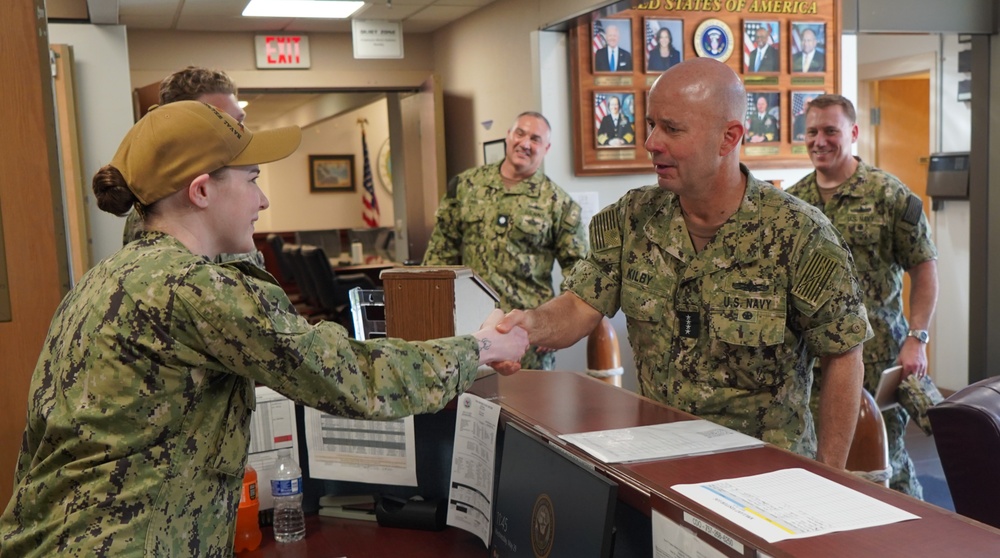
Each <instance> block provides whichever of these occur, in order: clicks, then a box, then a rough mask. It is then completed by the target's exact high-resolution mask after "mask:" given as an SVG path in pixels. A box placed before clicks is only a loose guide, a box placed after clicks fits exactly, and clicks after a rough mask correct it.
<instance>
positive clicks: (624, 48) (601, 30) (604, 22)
mask: <svg viewBox="0 0 1000 558" xmlns="http://www.w3.org/2000/svg"><path fill="white" fill-rule="evenodd" d="M592 29H593V31H592V33H591V38H592V40H591V50H592V52H593V53H594V71H595V72H631V71H632V67H633V66H632V20H630V19H610V18H605V19H598V20H596V21H594V25H593V27H592Z"/></svg>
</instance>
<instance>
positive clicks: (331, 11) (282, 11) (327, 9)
mask: <svg viewBox="0 0 1000 558" xmlns="http://www.w3.org/2000/svg"><path fill="white" fill-rule="evenodd" d="M364 5H365V3H364V2H354V1H344V0H250V3H249V4H247V7H246V8H244V9H243V15H244V16H245V17H312V18H325V19H344V18H346V17H349V16H350V15H351V14H353V13H354V12H356V11H358V10H359V9H361V6H364Z"/></svg>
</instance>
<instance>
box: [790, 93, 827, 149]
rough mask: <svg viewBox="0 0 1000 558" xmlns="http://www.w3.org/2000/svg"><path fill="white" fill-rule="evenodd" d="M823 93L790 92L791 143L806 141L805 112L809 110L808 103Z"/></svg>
mask: <svg viewBox="0 0 1000 558" xmlns="http://www.w3.org/2000/svg"><path fill="white" fill-rule="evenodd" d="M823 93H824V92H823V91H792V113H791V114H792V143H803V142H805V141H806V110H808V109H809V102H810V101H812V100H813V99H815V98H816V97H819V96H820V95H822V94H823Z"/></svg>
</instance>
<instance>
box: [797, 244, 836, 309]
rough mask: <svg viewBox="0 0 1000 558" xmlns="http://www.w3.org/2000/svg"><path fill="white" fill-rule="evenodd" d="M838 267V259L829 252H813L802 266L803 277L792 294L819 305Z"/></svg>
mask: <svg viewBox="0 0 1000 558" xmlns="http://www.w3.org/2000/svg"><path fill="white" fill-rule="evenodd" d="M837 267H838V264H837V261H836V260H835V259H833V258H832V257H831V256H829V255H828V254H824V253H823V252H822V251H819V250H817V251H815V252H813V253H812V254H811V255H810V256H809V261H808V262H806V265H805V266H804V267H803V268H802V277H801V278H800V280H799V283H798V284H797V285H795V288H794V289H792V295H793V296H796V297H798V298H800V299H801V300H803V301H805V302H807V303H809V304H811V305H814V306H815V305H817V304H818V303H819V301H820V297H821V295H822V294H823V292H824V291H825V290H826V285H827V283H828V282H829V281H830V278H831V277H832V276H833V274H834V272H835V271H836V270H837Z"/></svg>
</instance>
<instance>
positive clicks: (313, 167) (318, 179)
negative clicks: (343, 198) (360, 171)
mask: <svg viewBox="0 0 1000 558" xmlns="http://www.w3.org/2000/svg"><path fill="white" fill-rule="evenodd" d="M354 187H355V184H354V155H310V156H309V191H310V192H353V191H354Z"/></svg>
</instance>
